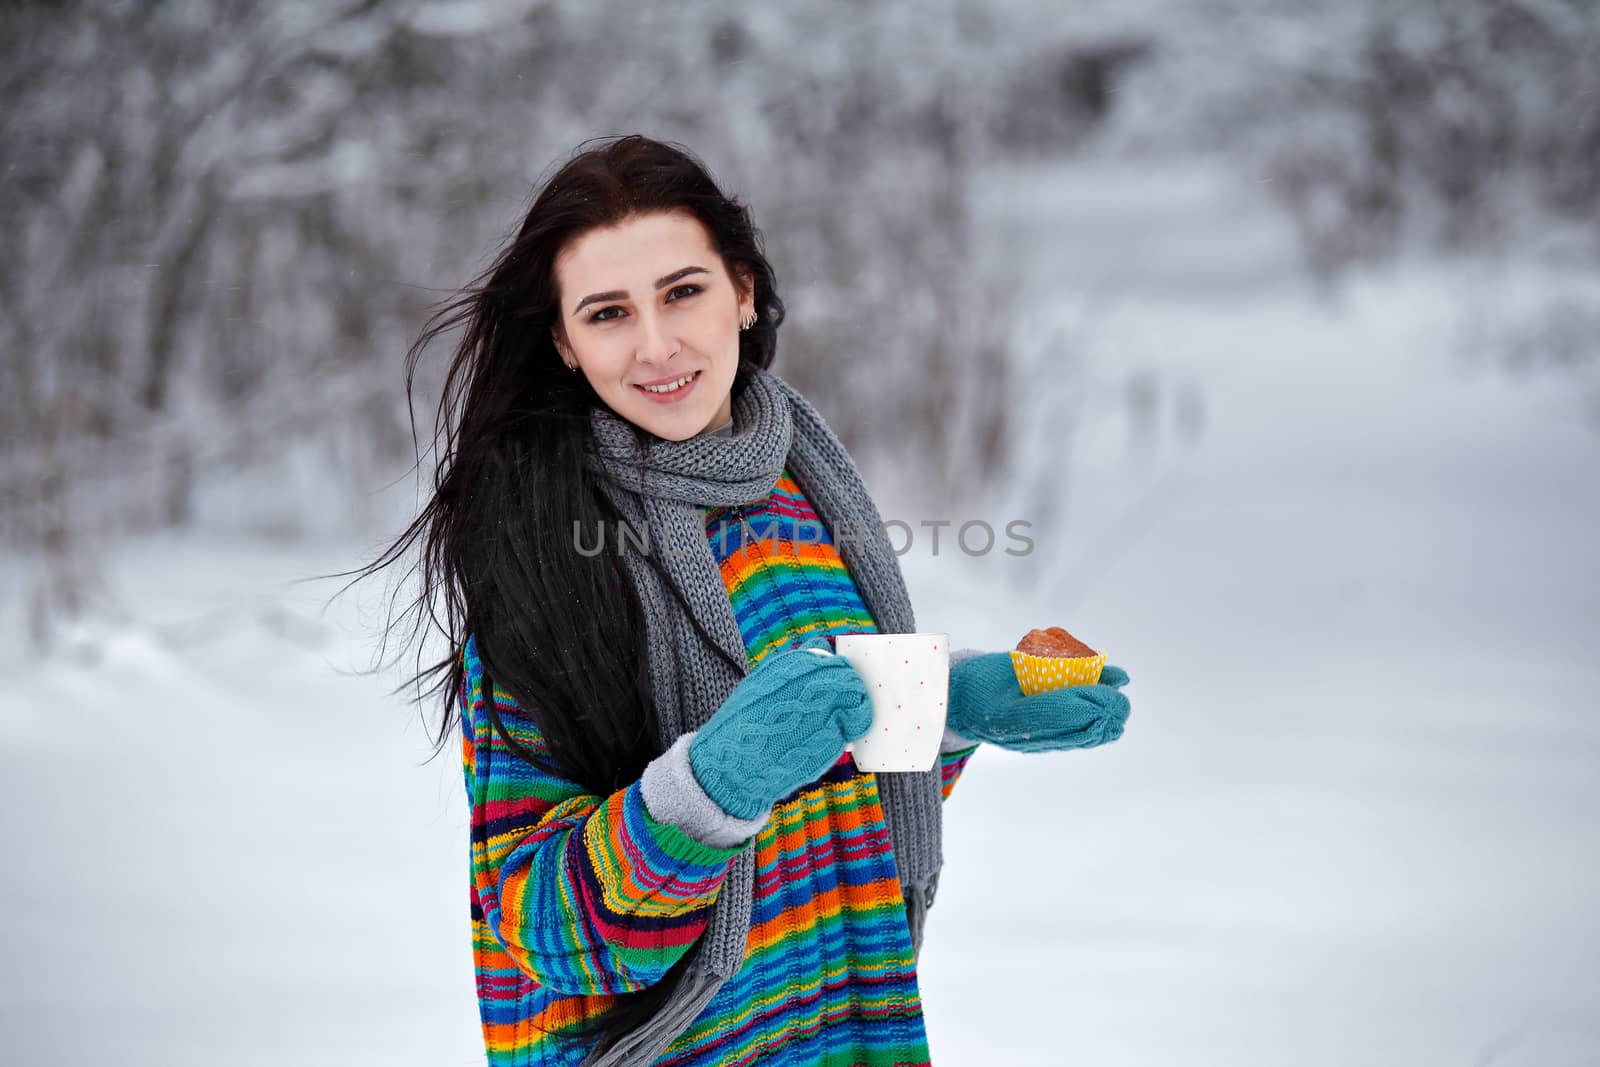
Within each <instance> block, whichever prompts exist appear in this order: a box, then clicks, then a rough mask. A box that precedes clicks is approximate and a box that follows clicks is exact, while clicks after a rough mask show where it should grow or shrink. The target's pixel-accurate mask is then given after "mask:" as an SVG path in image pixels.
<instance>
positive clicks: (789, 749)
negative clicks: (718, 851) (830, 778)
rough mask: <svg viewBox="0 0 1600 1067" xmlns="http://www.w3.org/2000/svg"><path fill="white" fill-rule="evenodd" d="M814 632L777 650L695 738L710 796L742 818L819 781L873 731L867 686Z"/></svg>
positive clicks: (692, 759)
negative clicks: (851, 743)
mask: <svg viewBox="0 0 1600 1067" xmlns="http://www.w3.org/2000/svg"><path fill="white" fill-rule="evenodd" d="M808 648H817V649H821V650H824V651H827V650H828V643H827V642H826V641H825V640H823V639H822V638H820V637H814V638H812V639H810V640H809V641H806V642H805V643H804V644H802V645H800V646H799V647H798V648H790V649H785V650H783V651H781V652H773V653H770V654H769V655H768V656H767V657H766V658H765V659H763V660H762V661H761V662H760V663H758V664H756V667H755V669H754V670H752V671H751V672H750V673H749V674H748V675H746V676H745V677H744V678H743V679H742V680H741V681H740V682H739V684H738V685H736V686H735V687H734V689H733V692H732V693H730V694H728V698H727V699H726V700H725V701H723V702H722V706H721V707H719V708H718V709H717V710H716V713H715V714H713V715H712V716H711V719H710V721H709V722H707V723H706V724H705V725H704V726H702V727H700V729H699V730H697V731H696V732H695V739H694V740H693V741H691V742H690V743H689V765H690V767H692V768H693V769H694V776H695V778H696V779H697V780H698V781H699V783H700V786H701V788H703V789H704V790H705V791H706V793H707V794H709V795H710V797H711V799H713V800H715V801H716V802H717V803H718V804H720V805H721V806H722V810H724V811H726V812H727V813H728V814H729V815H732V816H734V817H736V818H740V819H753V818H755V817H756V816H757V815H759V814H761V812H762V811H764V810H766V809H767V808H769V807H771V806H772V805H774V804H776V803H777V802H778V801H780V800H782V799H783V798H784V797H787V796H788V795H789V794H790V793H793V792H794V791H795V790H796V789H799V788H800V787H801V786H803V785H808V784H810V783H811V782H814V781H816V780H817V779H818V778H820V777H821V776H822V775H823V773H824V772H825V771H827V770H828V768H830V767H832V766H833V765H834V763H836V762H837V761H838V759H839V756H840V754H841V753H842V752H844V746H845V742H847V741H854V740H855V739H856V738H858V737H861V736H863V735H865V734H866V733H867V731H868V730H870V729H871V728H872V702H871V697H870V696H868V694H867V687H866V685H865V683H863V682H862V681H861V676H860V675H859V674H857V673H856V669H855V668H854V667H852V666H851V665H850V663H849V661H848V660H846V659H845V658H844V657H843V656H834V655H828V656H818V655H815V654H813V653H811V652H807V651H805V650H806V649H808Z"/></svg>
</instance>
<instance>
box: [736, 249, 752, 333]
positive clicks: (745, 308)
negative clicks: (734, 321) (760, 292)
mask: <svg viewBox="0 0 1600 1067" xmlns="http://www.w3.org/2000/svg"><path fill="white" fill-rule="evenodd" d="M734 284H735V286H736V287H737V288H738V290H739V318H740V319H741V320H743V319H747V318H749V317H750V313H751V312H752V311H754V310H755V309H756V276H755V272H753V271H752V270H751V269H750V268H749V267H747V266H745V265H744V264H742V263H741V264H739V266H737V267H735V268H734Z"/></svg>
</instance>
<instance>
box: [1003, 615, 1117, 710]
mask: <svg viewBox="0 0 1600 1067" xmlns="http://www.w3.org/2000/svg"><path fill="white" fill-rule="evenodd" d="M1105 665H1106V654H1105V653H1104V652H1096V651H1095V650H1094V649H1092V648H1090V647H1089V646H1088V645H1086V644H1084V643H1083V642H1082V641H1079V640H1078V639H1077V638H1076V637H1073V636H1072V635H1071V634H1069V633H1068V632H1067V631H1065V630H1063V629H1062V628H1061V627H1059V626H1051V627H1049V628H1048V629H1044V630H1029V631H1028V632H1027V634H1026V635H1024V637H1023V638H1022V640H1020V641H1018V642H1017V647H1016V648H1015V649H1013V650H1012V652H1011V667H1012V669H1013V670H1014V671H1016V674H1017V684H1018V685H1019V686H1021V687H1022V692H1023V695H1024V696H1033V695H1034V694H1035V693H1045V692H1048V691H1050V690H1052V689H1062V688H1065V687H1066V686H1069V685H1094V684H1095V683H1096V682H1098V681H1099V680H1100V669H1101V668H1102V667H1104V666H1105Z"/></svg>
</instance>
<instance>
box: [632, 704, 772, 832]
mask: <svg viewBox="0 0 1600 1067" xmlns="http://www.w3.org/2000/svg"><path fill="white" fill-rule="evenodd" d="M695 733H696V731H694V730H690V731H689V732H688V733H684V734H679V735H678V738H677V740H675V741H673V742H672V746H671V747H670V748H668V749H667V750H666V751H665V752H663V753H662V754H661V755H659V756H657V757H656V758H655V759H653V760H651V761H650V762H649V764H647V765H646V766H645V769H644V774H643V775H642V776H641V777H640V780H639V793H640V796H641V797H643V799H644V806H645V808H646V810H648V811H649V812H650V817H651V818H653V819H655V820H656V821H657V822H664V823H671V824H672V825H674V826H676V827H677V828H678V829H680V830H682V831H683V832H684V833H686V834H688V835H689V836H690V837H692V838H694V839H695V840H696V841H700V842H702V843H703V844H707V845H715V846H717V847H718V848H730V847H732V846H733V845H737V844H741V843H742V842H744V841H747V840H749V838H751V837H752V836H754V835H755V834H756V833H757V831H759V830H760V829H761V828H762V827H763V826H765V825H766V824H767V819H768V818H770V817H771V815H772V809H771V808H770V807H769V808H767V810H766V811H765V812H763V813H762V814H760V815H759V816H757V817H756V818H754V819H740V818H736V817H734V816H732V815H729V814H728V813H727V812H726V811H724V810H722V805H720V804H718V803H717V802H716V801H715V800H713V799H711V795H710V794H709V793H707V792H706V791H705V788H704V787H703V786H701V784H700V780H699V779H698V778H696V777H695V776H694V768H693V767H692V766H691V765H690V763H689V745H690V743H691V742H692V741H693V740H694V737H695Z"/></svg>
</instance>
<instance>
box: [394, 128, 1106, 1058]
mask: <svg viewBox="0 0 1600 1067" xmlns="http://www.w3.org/2000/svg"><path fill="white" fill-rule="evenodd" d="M783 315H784V310H783V304H782V302H781V301H780V300H779V298H778V294H777V291H776V289H775V286H774V279H773V272H772V269H771V267H770V265H769V264H768V263H767V260H766V258H765V256H764V255H763V253H762V250H761V245H760V238H759V235H758V233H757V231H756V229H755V228H754V226H753V225H752V222H751V219H750V215H749V212H748V211H747V209H746V208H744V207H743V206H741V205H740V204H739V202H738V201H736V200H734V199H731V198H730V197H728V196H726V195H724V194H723V193H722V192H721V191H720V190H719V189H718V187H717V186H716V184H715V182H714V181H713V180H712V178H711V177H709V176H708V174H707V173H706V171H705V169H704V168H703V167H702V166H701V165H700V164H699V163H698V162H697V161H696V160H695V159H694V158H693V157H692V156H691V155H690V154H689V153H688V152H686V151H684V150H683V149H681V148H678V147H675V146H670V145H667V144H663V143H660V142H657V141H653V140H650V139H648V138H644V137H639V136H630V137H623V138H619V139H616V140H612V141H608V142H604V143H602V144H601V145H600V146H599V147H594V148H592V149H590V150H588V151H583V152H581V153H579V154H577V155H575V156H574V157H573V158H572V159H571V160H570V161H569V162H567V163H566V164H565V165H564V166H563V167H562V168H561V169H560V170H559V171H558V172H557V173H556V174H555V175H554V176H553V177H552V178H550V180H549V181H548V182H547V183H546V184H545V185H544V187H543V188H542V189H541V190H540V192H539V194H538V196H537V197H536V199H535V201H534V203H533V205H532V207H531V209H530V210H529V211H528V214H527V218H526V219H525V220H524V221H523V223H522V225H521V228H520V230H519V232H518V233H517V234H516V237H515V238H514V239H513V240H512V241H511V243H510V245H509V246H508V247H507V248H506V249H505V250H504V251H503V252H502V253H501V254H500V255H499V257H498V258H497V259H496V260H495V262H494V263H493V264H492V265H491V266H490V267H489V268H488V269H487V270H486V271H485V272H484V274H483V275H482V276H480V277H479V278H478V279H476V280H475V281H474V283H473V284H472V285H471V286H469V287H468V288H467V289H466V290H465V291H464V293H463V294H462V295H460V296H459V297H458V298H456V299H455V300H453V301H452V302H450V303H449V304H448V305H446V306H445V307H444V308H442V309H440V310H439V311H438V312H436V314H435V315H434V317H433V319H431V320H430V322H429V324H428V326H427V328H426V329H425V330H424V331H423V333H422V336H421V337H420V338H419V339H418V341H417V343H416V344H415V345H414V346H413V347H412V350H411V352H410V353H409V354H408V357H407V369H408V388H409V382H410V376H411V375H414V373H415V369H416V361H417V358H418V356H419V354H420V352H421V350H422V347H423V346H424V345H425V344H426V343H427V341H428V340H429V339H430V338H432V337H433V336H435V335H437V334H438V333H440V332H441V331H444V330H446V329H451V328H454V327H458V326H459V327H462V336H461V340H460V342H459V346H458V348H457V350H456V354H455V358H454V360H453V362H452V364H451V367H450V369H449V372H448V376H447V379H446V384H445V392H444V398H443V401H442V403H441V406H440V409H439V420H440V431H441V437H440V440H441V441H442V442H443V448H442V449H441V459H440V461H439V464H438V468H437V471H436V476H435V487H436V492H435V494H434V496H433V498H432V499H431V501H430V502H429V503H428V505H427V507H426V509H425V510H424V511H423V513H422V514H421V515H420V516H419V517H418V518H417V520H416V521H415V522H414V523H413V524H412V525H411V526H410V528H409V529H408V530H407V531H406V533H405V534H404V535H402V537H401V538H400V540H399V541H398V542H396V544H395V545H394V546H392V547H391V548H390V550H389V552H388V553H386V554H385V556H384V557H383V558H381V559H380V560H379V561H378V562H377V563H375V564H373V566H374V567H377V566H381V565H383V564H385V563H387V562H388V561H391V560H393V559H394V558H396V556H397V554H398V553H399V552H401V551H402V550H403V549H404V548H405V547H406V546H407V545H409V544H411V543H413V542H415V541H417V540H419V539H420V540H421V541H422V547H423V551H422V553H421V560H422V573H423V579H424V587H425V591H424V597H423V598H422V599H421V600H419V604H422V603H427V604H429V605H431V604H432V603H433V595H434V594H435V593H437V594H439V595H440V596H441V597H442V600H443V602H444V604H445V606H446V620H445V622H444V623H443V626H444V628H445V630H446V634H447V637H448V639H449V642H450V645H449V647H450V648H451V649H453V650H454V652H453V653H452V654H451V655H450V656H448V657H447V658H446V659H445V660H444V661H442V662H440V663H438V664H436V665H435V666H434V667H433V668H432V669H431V671H429V672H425V673H435V674H438V675H440V681H439V687H440V688H441V689H444V690H445V691H446V692H447V694H448V699H447V704H446V708H447V712H446V715H445V717H444V719H443V721H442V722H441V724H440V729H439V735H438V740H439V743H440V745H441V746H442V745H444V744H445V743H446V742H447V740H448V738H449V737H450V736H452V735H453V733H454V729H455V727H456V726H457V725H459V727H460V730H461V754H462V769H463V776H464V781H465V786H466V792H467V798H468V801H469V804H470V808H471V880H470V887H469V896H470V902H471V932H472V947H473V955H474V959H475V961H476V969H477V990H478V998H479V1005H480V1009H481V1015H482V1023H483V1036H484V1040H485V1044H486V1048H487V1052H488V1060H489V1062H490V1063H491V1064H495V1065H499V1064H507V1065H509V1064H562V1065H568V1064H571V1065H576V1064H590V1065H593V1064H612V1063H618V1064H620V1063H627V1064H650V1063H654V1064H675V1065H683V1067H688V1065H696V1067H699V1065H712V1064H732V1063H739V1064H750V1063H761V1064H784V1065H795V1067H799V1065H812V1064H817V1065H820V1064H923V1063H926V1062H928V1046H927V1036H926V1033H925V1031H924V1027H923V1020H922V1014H921V1000H920V997H919V994H918V989H917V976H916V959H917V954H918V950H919V948H920V944H921V936H922V929H923V919H924V916H925V913H926V909H927V907H928V906H929V905H930V904H931V903H932V901H933V892H934V889H935V887H936V885H937V880H938V874H939V867H940V864H941V862H942V856H941V852H940V810H941V806H942V804H943V802H944V799H945V798H946V797H948V796H949V795H950V791H951V789H952V787H953V786H954V785H955V783H956V780H957V778H958V777H959V776H960V774H961V770H962V768H963V766H964V765H965V764H966V761H967V760H968V758H969V757H970V756H971V755H972V753H973V752H974V751H975V750H976V747H977V745H978V744H979V743H980V742H983V741H987V742H990V743H992V744H997V745H1002V746H1005V747H1010V748H1015V749H1019V750H1026V751H1046V750H1055V749H1067V748H1085V747H1092V746H1095V745H1099V744H1103V743H1105V742H1108V741H1112V740H1114V739H1116V738H1117V737H1118V736H1120V734H1121V732H1122V726H1123V721H1124V720H1125V719H1126V717H1127V714H1128V701H1127V699H1126V697H1124V696H1123V694H1122V693H1121V692H1120V686H1121V685H1123V684H1125V683H1126V681H1127V675H1126V674H1125V673H1124V672H1122V671H1120V670H1119V669H1117V668H1115V667H1107V668H1106V669H1105V672H1104V677H1103V679H1102V684H1100V685H1094V686H1076V687H1072V688H1070V689H1065V690H1060V691H1057V692H1054V693H1046V694H1040V695H1036V696H1031V697H1024V696H1023V695H1022V694H1021V692H1020V691H1019V689H1018V686H1017V683H1016V680H1015V678H1014V676H1013V674H1012V669H1011V664H1010V659H1009V656H1008V655H1007V654H1006V653H1004V652H997V653H989V654H982V653H977V652H974V651H972V650H963V651H960V652H956V653H954V654H952V656H951V660H952V671H951V686H950V694H949V705H948V723H949V728H948V729H947V731H946V735H945V738H944V744H943V748H942V753H941V757H940V760H939V762H938V764H937V765H936V766H935V767H934V768H933V769H932V770H930V771H929V772H927V773H925V774H884V775H874V774H871V773H867V772H862V771H859V770H858V769H857V768H856V767H855V765H854V763H853V761H852V759H851V757H850V755H849V754H848V753H846V752H845V751H844V745H845V743H846V742H847V741H849V740H852V739H854V738H856V737H859V736H861V735H862V734H863V733H865V732H866V730H867V728H868V725H869V723H870V719H871V714H870V710H869V704H868V698H867V694H866V691H865V687H864V686H863V684H862V682H861V679H860V677H859V676H858V675H857V674H856V672H855V670H854V668H852V667H851V666H850V665H849V663H848V662H846V661H845V660H844V659H842V658H840V657H836V656H834V657H825V656H813V655H809V654H806V653H805V652H804V651H803V649H805V648H807V647H821V646H822V643H824V642H825V641H826V639H827V638H829V637H830V636H831V635H834V634H837V633H845V632H863V631H864V632H873V631H877V632H894V633H904V632H913V631H915V629H916V625H915V622H914V619H913V616H912V612H911V606H910V603H909V601H908V599H907V596H906V589H905V583H904V581H903V579H902V577H901V573H900V569H899V566H898V563H897V560H896V558H895V555H894V554H893V552H892V550H891V549H890V548H889V547H888V541H887V538H886V537H885V536H884V535H883V534H882V530H881V525H880V523H881V518H880V516H879V514H878V511H877V508H876V507H875V506H874V504H873V502H872V500H871V498H870V497H869V496H868V494H867V492H866V490H865V489H864V487H863V486H862V483H861V479H860V477H859V475H858V473H857V471H856V469H855V465H854V463H853V462H852V461H851V458H850V456H849V454H848V453H847V452H846V451H845V449H844V447H843V445H841V444H840V442H839V440H838V438H837V437H836V436H835V435H834V434H833V433H832V432H831V431H830V430H829V428H828V427H827V424H826V423H825V422H824V421H823V420H822V418H821V417H820V416H819V415H818V414H817V413H816V411H815V410H814V409H813V408H812V407H811V405H810V404H809V403H808V402H807V401H806V400H805V398H804V397H802V396H801V395H800V394H798V393H797V392H795V391H794V390H793V389H792V388H791V387H790V386H788V384H787V383H785V382H784V381H783V380H782V379H781V378H779V377H778V376H777V375H776V374H774V373H773V372H772V371H771V370H770V369H769V368H770V366H771V364H772V361H773V357H774V354H775V352H776V348H777V338H778V327H779V324H780V323H781V322H782V321H783ZM802 527H805V533H804V536H802V535H801V529H802ZM819 530H820V531H821V534H822V536H821V539H820V541H819V540H818V538H817V531H819ZM846 532H848V535H847V533H846ZM419 618H420V615H419Z"/></svg>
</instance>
